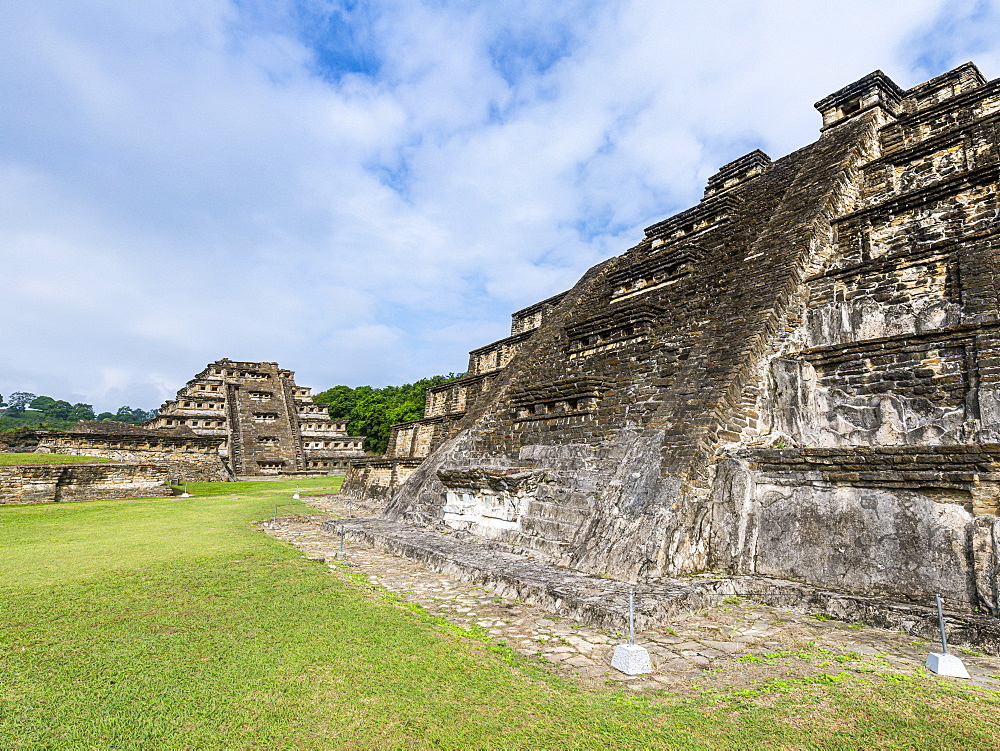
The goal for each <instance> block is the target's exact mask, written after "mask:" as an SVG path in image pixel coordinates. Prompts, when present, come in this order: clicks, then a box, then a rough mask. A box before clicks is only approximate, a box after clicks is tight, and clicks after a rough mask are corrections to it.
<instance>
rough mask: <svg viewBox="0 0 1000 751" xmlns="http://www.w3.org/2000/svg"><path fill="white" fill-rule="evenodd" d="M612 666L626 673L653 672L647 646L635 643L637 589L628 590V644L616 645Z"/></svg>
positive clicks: (640, 673)
mask: <svg viewBox="0 0 1000 751" xmlns="http://www.w3.org/2000/svg"><path fill="white" fill-rule="evenodd" d="M611 667H613V668H614V669H615V670H620V671H621V672H623V673H625V675H642V674H643V673H652V672H653V663H652V662H650V660H649V652H647V651H646V648H645V647H641V646H639V645H638V644H636V643H635V590H632V589H630V590H629V591H628V644H619V645H618V646H617V647H615V654H614V656H613V657H612V658H611Z"/></svg>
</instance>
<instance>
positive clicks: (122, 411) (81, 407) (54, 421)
mask: <svg viewBox="0 0 1000 751" xmlns="http://www.w3.org/2000/svg"><path fill="white" fill-rule="evenodd" d="M155 415H156V410H145V409H133V408H132V407H128V406H123V407H119V408H118V411H117V412H101V413H100V414H94V407H93V405H90V404H83V403H79V402H78V403H77V404H70V403H69V402H67V401H65V400H64V399H53V398H52V397H51V396H36V395H35V394H32V393H29V392H27V391H15V392H14V393H12V394H11V395H10V396H8V397H7V400H6V401H4V399H3V396H2V395H0V430H14V429H17V428H26V427H40V426H44V427H47V428H56V429H60V428H70V427H72V426H73V425H75V424H76V423H77V422H79V421H80V420H115V421H117V422H127V423H129V424H130V425H139V424H141V423H143V422H145V421H146V420H148V419H149V418H151V417H153V416H155Z"/></svg>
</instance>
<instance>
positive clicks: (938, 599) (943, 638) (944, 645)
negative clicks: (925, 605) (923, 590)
mask: <svg viewBox="0 0 1000 751" xmlns="http://www.w3.org/2000/svg"><path fill="white" fill-rule="evenodd" d="M934 600H935V601H936V602H937V609H938V625H939V626H940V627H941V649H942V650H943V654H948V637H947V636H945V633H944V613H942V612H941V595H934Z"/></svg>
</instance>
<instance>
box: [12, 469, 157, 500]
mask: <svg viewBox="0 0 1000 751" xmlns="http://www.w3.org/2000/svg"><path fill="white" fill-rule="evenodd" d="M170 476H171V475H170V469H169V468H168V467H165V466H163V465H161V464H124V463H118V462H114V463H110V462H109V463H101V464H97V463H95V464H89V463H88V464H20V465H14V466H6V467H5V466H0V504H13V503H57V502H59V501H94V500H102V499H105V498H148V497H159V496H167V495H170V494H171V490H170V488H169V487H168V486H167V481H168V479H169V478H170Z"/></svg>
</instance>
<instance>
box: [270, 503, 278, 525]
mask: <svg viewBox="0 0 1000 751" xmlns="http://www.w3.org/2000/svg"><path fill="white" fill-rule="evenodd" d="M277 528H278V507H277V506H275V507H274V519H272V520H271V529H277Z"/></svg>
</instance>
